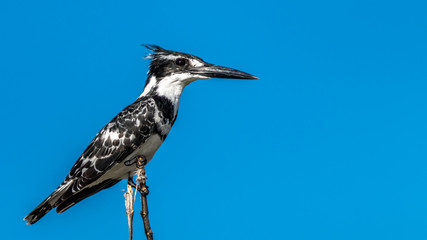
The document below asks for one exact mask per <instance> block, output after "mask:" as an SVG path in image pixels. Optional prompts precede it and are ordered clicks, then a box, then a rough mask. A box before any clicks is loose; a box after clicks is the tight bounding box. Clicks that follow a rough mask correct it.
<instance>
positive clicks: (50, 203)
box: [24, 181, 72, 225]
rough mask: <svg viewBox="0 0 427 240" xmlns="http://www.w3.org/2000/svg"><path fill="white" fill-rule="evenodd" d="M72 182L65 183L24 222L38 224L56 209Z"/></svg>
mask: <svg viewBox="0 0 427 240" xmlns="http://www.w3.org/2000/svg"><path fill="white" fill-rule="evenodd" d="M71 183H72V181H68V182H66V181H64V183H62V184H61V185H60V186H59V187H58V188H57V189H56V190H55V191H54V192H53V193H52V194H50V195H49V197H47V198H46V199H45V200H44V201H43V202H41V203H40V204H39V205H38V206H37V207H36V208H35V209H34V210H33V211H31V212H30V214H28V215H27V216H26V217H25V218H24V221H27V225H31V224H34V223H36V222H37V221H38V220H40V218H42V217H43V216H44V215H46V213H48V212H49V211H50V210H52V208H54V207H56V202H57V201H58V200H59V199H60V197H61V196H62V194H63V193H64V192H65V191H66V190H67V189H68V187H69V186H70V184H71Z"/></svg>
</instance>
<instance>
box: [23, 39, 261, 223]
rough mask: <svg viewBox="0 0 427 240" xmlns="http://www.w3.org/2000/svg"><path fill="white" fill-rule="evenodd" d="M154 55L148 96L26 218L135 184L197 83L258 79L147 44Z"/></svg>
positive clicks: (117, 120)
mask: <svg viewBox="0 0 427 240" xmlns="http://www.w3.org/2000/svg"><path fill="white" fill-rule="evenodd" d="M145 46H146V47H147V48H148V49H150V50H151V51H152V54H150V55H149V56H148V58H149V59H151V63H150V66H149V68H150V69H149V72H148V78H147V80H146V83H145V88H144V91H143V92H142V94H141V95H140V96H139V97H138V99H136V101H135V102H134V103H132V104H131V105H129V106H128V107H126V108H125V109H123V111H121V112H120V113H119V114H118V115H117V116H116V117H114V118H113V119H112V120H111V121H110V122H109V123H108V124H107V125H106V126H105V127H104V128H102V129H101V131H100V132H99V133H98V134H97V135H96V136H95V138H94V139H93V140H92V142H91V143H90V144H89V146H88V147H87V148H86V150H85V151H84V152H83V154H82V155H81V156H80V157H79V159H78V160H77V162H76V163H75V164H74V166H73V167H72V168H71V170H70V173H69V174H68V176H67V177H66V178H65V180H64V181H63V182H62V183H61V185H60V186H59V187H58V188H57V189H56V190H55V191H54V192H53V193H52V194H51V195H50V196H48V197H47V198H46V199H45V200H44V201H43V202H42V203H40V205H38V206H37V207H36V208H35V209H34V210H33V211H32V212H31V213H30V214H28V216H26V217H25V218H24V220H25V221H27V224H33V223H35V222H37V221H38V220H40V218H42V217H43V216H44V215H45V214H46V213H47V212H49V211H50V210H51V209H53V208H56V211H57V212H58V213H62V212H64V211H65V210H67V209H68V208H70V207H72V206H73V205H74V204H76V203H78V202H80V201H81V200H83V199H85V198H87V197H89V196H91V195H93V194H95V193H97V192H99V191H101V190H103V189H106V188H109V187H111V186H113V185H114V184H116V183H118V182H119V181H120V180H122V179H128V180H129V181H131V179H132V178H133V176H134V175H135V173H136V170H137V168H136V165H135V164H126V162H127V161H130V159H132V158H135V157H136V156H144V157H145V158H146V161H147V162H148V161H150V160H151V159H152V158H153V156H154V153H155V152H156V151H157V149H158V148H159V147H160V145H161V144H162V143H163V141H164V140H165V138H166V136H167V135H168V133H169V131H170V130H171V127H172V125H173V124H174V122H175V120H176V117H177V113H178V105H179V100H180V97H181V94H182V91H183V90H184V88H185V87H186V86H187V85H188V84H190V83H191V82H193V81H195V80H199V79H209V78H235V79H257V77H255V76H253V75H250V74H248V73H245V72H241V71H238V70H235V69H231V68H227V67H221V66H217V65H213V64H209V63H206V62H205V61H203V60H202V59H201V58H199V57H196V56H194V55H190V54H186V53H182V52H175V51H170V50H166V49H163V48H161V47H159V46H156V45H145Z"/></svg>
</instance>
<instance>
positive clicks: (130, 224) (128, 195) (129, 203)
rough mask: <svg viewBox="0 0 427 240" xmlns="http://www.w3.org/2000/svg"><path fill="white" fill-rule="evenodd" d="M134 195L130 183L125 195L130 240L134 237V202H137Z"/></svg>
mask: <svg viewBox="0 0 427 240" xmlns="http://www.w3.org/2000/svg"><path fill="white" fill-rule="evenodd" d="M135 193H136V192H135ZM132 195H133V189H132V186H131V185H129V184H128V185H127V191H126V192H125V194H124V196H125V206H126V216H127V218H128V227H129V240H132V238H133V213H134V211H133V204H134V203H135V198H134V197H133V196H132ZM135 197H136V196H135Z"/></svg>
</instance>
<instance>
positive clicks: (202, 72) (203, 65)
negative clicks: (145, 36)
mask: <svg viewBox="0 0 427 240" xmlns="http://www.w3.org/2000/svg"><path fill="white" fill-rule="evenodd" d="M143 46H145V47H146V48H148V49H150V50H151V51H152V53H151V54H149V55H148V57H147V58H148V59H150V60H151V63H150V70H149V72H148V74H149V76H150V77H154V78H155V79H156V81H157V82H161V81H165V82H168V83H169V84H170V83H175V84H180V85H181V84H182V85H183V86H186V85H188V84H189V83H191V82H193V81H195V80H199V79H209V78H233V79H258V78H257V77H255V76H253V75H251V74H248V73H245V72H242V71H238V70H235V69H232V68H227V67H222V66H218V65H214V64H210V63H207V62H205V61H203V60H202V59H201V58H199V57H197V56H194V55H191V54H187V53H182V52H175V51H170V50H166V49H163V48H161V47H159V46H157V45H143ZM149 80H150V78H149ZM146 84H147V85H148V84H149V81H147V83H146Z"/></svg>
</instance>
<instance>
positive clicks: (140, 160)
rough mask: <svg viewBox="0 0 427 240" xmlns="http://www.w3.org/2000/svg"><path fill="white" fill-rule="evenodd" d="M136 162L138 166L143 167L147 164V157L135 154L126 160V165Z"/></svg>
mask: <svg viewBox="0 0 427 240" xmlns="http://www.w3.org/2000/svg"><path fill="white" fill-rule="evenodd" d="M135 163H136V168H138V169H141V168H143V167H144V166H145V164H147V158H146V157H144V156H143V155H139V156H135V157H134V158H131V159H129V160H127V161H125V165H126V166H130V165H133V164H135Z"/></svg>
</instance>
